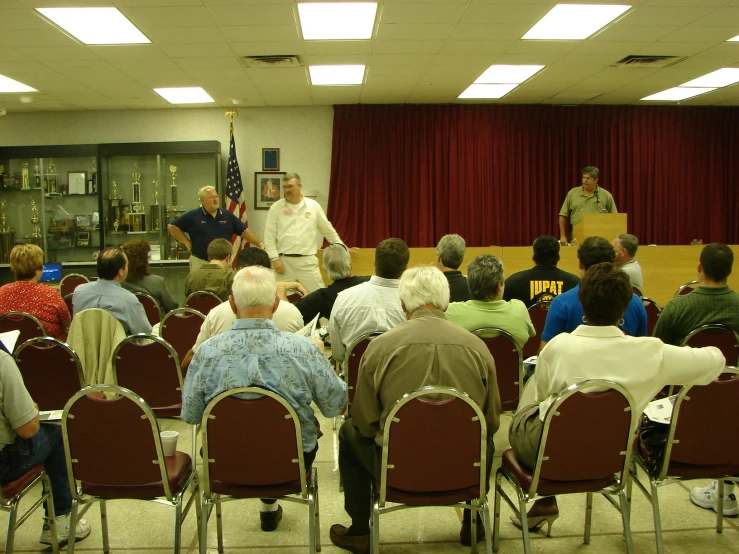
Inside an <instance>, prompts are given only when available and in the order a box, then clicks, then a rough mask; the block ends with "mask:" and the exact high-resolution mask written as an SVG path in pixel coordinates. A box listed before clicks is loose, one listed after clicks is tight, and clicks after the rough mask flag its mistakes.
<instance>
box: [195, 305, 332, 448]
mask: <svg viewBox="0 0 739 554" xmlns="http://www.w3.org/2000/svg"><path fill="white" fill-rule="evenodd" d="M238 387H263V388H265V389H267V390H270V391H272V392H275V393H277V394H279V395H280V396H282V397H283V398H284V399H285V400H287V401H288V402H289V403H290V405H291V406H292V407H293V408H294V409H295V411H296V412H297V414H298V419H299V420H300V426H301V428H302V433H303V451H304V452H311V451H312V450H313V449H314V448H315V447H316V444H317V442H318V431H319V427H318V420H317V419H316V416H315V415H314V413H313V408H312V407H311V402H315V403H316V405H317V406H318V408H319V409H320V410H321V413H322V414H323V415H324V416H326V417H334V416H337V415H339V413H340V412H341V410H342V409H343V407H344V404H345V402H346V385H345V384H344V381H342V380H341V379H339V378H338V377H337V376H336V374H335V373H334V372H333V370H332V369H331V365H330V364H329V363H328V360H327V359H326V356H324V355H323V352H321V351H320V350H319V348H318V347H317V346H316V345H315V344H313V343H312V342H311V341H310V340H309V339H306V338H305V337H299V336H297V335H293V334H292V333H284V332H282V331H279V330H278V329H277V327H275V324H274V323H272V321H271V320H269V319H237V320H236V321H234V322H233V324H232V325H231V330H230V331H226V332H225V333H221V334H220V335H216V336H215V337H212V338H210V339H208V340H207V341H205V342H204V343H203V344H202V345H200V348H198V349H197V350H196V351H195V356H194V357H193V359H192V362H190V367H189V368H188V370H187V378H186V379H185V386H184V390H183V392H182V413H181V417H182V419H183V421H187V422H188V423H193V424H197V423H200V422H201V420H202V418H203V413H204V412H205V408H206V407H207V406H208V403H209V402H210V401H211V400H213V399H214V398H215V397H216V396H218V395H219V394H221V393H222V392H226V391H228V390H232V389H235V388H238Z"/></svg>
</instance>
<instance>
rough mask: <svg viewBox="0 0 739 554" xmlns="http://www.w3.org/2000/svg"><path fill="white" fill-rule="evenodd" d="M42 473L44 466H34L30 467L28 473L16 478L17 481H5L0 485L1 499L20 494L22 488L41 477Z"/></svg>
mask: <svg viewBox="0 0 739 554" xmlns="http://www.w3.org/2000/svg"><path fill="white" fill-rule="evenodd" d="M43 471H44V466H36V467H32V468H31V469H29V470H28V471H26V472H25V473H24V474H23V475H21V476H20V477H18V478H17V479H13V480H12V481H5V482H4V483H3V484H2V487H3V497H4V498H13V497H14V496H15V495H16V494H18V493H19V492H21V491H22V490H23V488H24V487H25V486H26V485H28V483H30V482H31V481H33V480H34V479H35V478H36V477H38V476H39V475H41V473H43Z"/></svg>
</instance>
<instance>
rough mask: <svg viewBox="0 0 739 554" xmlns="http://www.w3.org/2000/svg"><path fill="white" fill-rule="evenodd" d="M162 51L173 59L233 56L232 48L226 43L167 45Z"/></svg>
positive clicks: (163, 46)
mask: <svg viewBox="0 0 739 554" xmlns="http://www.w3.org/2000/svg"><path fill="white" fill-rule="evenodd" d="M162 51H163V52H164V53H165V54H166V55H167V56H170V57H172V58H209V57H225V56H233V51H232V50H231V47H230V46H229V45H228V44H226V43H225V42H217V43H215V44H165V45H162Z"/></svg>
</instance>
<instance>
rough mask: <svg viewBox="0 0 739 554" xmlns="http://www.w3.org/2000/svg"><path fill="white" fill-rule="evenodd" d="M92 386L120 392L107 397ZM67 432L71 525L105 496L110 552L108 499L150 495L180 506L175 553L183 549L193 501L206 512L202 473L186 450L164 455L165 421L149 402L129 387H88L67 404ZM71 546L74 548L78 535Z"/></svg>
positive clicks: (64, 425) (102, 511)
mask: <svg viewBox="0 0 739 554" xmlns="http://www.w3.org/2000/svg"><path fill="white" fill-rule="evenodd" d="M90 392H100V393H104V394H107V395H117V396H116V397H115V398H114V399H111V400H105V399H100V398H95V397H93V396H91V395H89V393H90ZM62 434H63V436H64V451H65V454H66V458H67V472H68V474H69V487H70V490H71V491H72V512H71V514H70V521H69V526H70V529H74V527H75V525H76V524H77V520H78V519H79V518H81V517H82V516H83V514H84V513H85V512H86V511H87V509H88V508H89V507H90V506H92V504H93V503H94V502H100V519H101V521H102V522H103V524H102V534H103V551H104V552H109V551H110V547H109V545H108V525H107V505H106V503H107V501H108V500H114V499H136V500H149V501H152V502H155V503H157V504H164V505H166V506H171V507H172V508H174V516H175V517H174V524H175V533H174V554H179V551H180V543H181V532H182V523H183V521H184V520H185V518H186V517H187V514H188V512H189V511H190V508H191V506H192V504H193V503H194V504H195V510H196V511H197V516H198V519H199V518H200V502H199V496H200V486H199V484H198V474H197V472H196V471H195V467H194V464H193V461H192V459H191V458H190V456H189V455H187V454H185V453H184V452H179V451H177V452H176V453H175V455H174V456H168V457H165V456H164V453H163V451H162V443H161V439H160V437H159V426H158V424H157V420H156V417H155V416H154V413H153V412H152V410H151V408H150V407H149V406H148V404H147V403H146V402H145V401H144V400H143V399H142V398H141V397H140V396H138V395H137V394H135V393H133V392H131V391H130V390H128V389H124V388H123V387H116V386H113V385H95V386H92V387H87V388H85V389H83V390H81V391H79V392H78V393H77V394H75V395H74V397H73V398H72V399H71V400H70V401H69V403H68V404H67V406H66V408H64V413H63V415H62ZM111 461H115V463H111ZM78 482H80V484H79V486H78V485H77V483H78ZM191 485H192V487H191ZM188 489H191V492H190V496H189V498H188V500H187V502H186V503H185V496H186V493H187V491H188ZM80 506H82V507H83V508H82V510H79V507H80ZM68 548H69V554H74V541H70V542H69V547H68Z"/></svg>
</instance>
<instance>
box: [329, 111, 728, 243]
mask: <svg viewBox="0 0 739 554" xmlns="http://www.w3.org/2000/svg"><path fill="white" fill-rule="evenodd" d="M332 150H333V151H332V162H331V187H330V192H329V205H328V214H329V218H330V220H331V221H332V222H333V224H334V226H335V227H336V229H337V231H338V232H339V234H340V235H341V237H342V238H343V239H344V240H345V241H346V242H347V244H349V245H351V246H360V247H365V248H371V247H374V246H376V245H377V243H378V242H379V241H381V240H382V239H385V238H388V237H400V238H402V239H404V240H405V241H406V242H407V243H408V245H409V246H413V247H424V246H426V247H427V246H434V245H435V244H436V242H437V241H438V240H439V238H440V237H441V236H443V235H445V234H447V233H459V234H460V235H462V236H463V237H464V238H465V239H466V241H467V244H468V245H470V246H489V245H500V246H521V245H528V244H531V243H532V242H533V240H534V239H535V238H536V237H537V236H539V235H543V234H551V235H555V236H559V231H558V224H557V215H558V213H559V209H560V206H561V204H562V201H563V200H564V197H565V194H566V193H567V191H568V190H569V189H570V188H572V187H573V186H578V185H579V183H580V175H581V173H580V171H581V169H582V168H583V167H585V166H588V165H593V166H596V167H598V168H599V169H600V172H601V173H600V185H601V186H602V187H603V188H605V189H607V190H608V191H610V192H611V193H612V194H613V196H614V199H615V201H616V205H617V206H618V209H619V211H621V212H628V214H629V232H631V233H633V234H635V235H636V236H637V237H638V238H639V242H640V243H641V244H650V243H655V244H688V243H689V242H690V241H691V240H692V239H702V240H703V242H704V243H707V242H711V241H721V242H726V243H730V244H737V243H739V109H738V108H731V107H726V108H724V107H694V108H689V107H657V106H648V107H641V106H639V107H636V106H582V107H563V106H511V105H507V106H500V105H474V106H470V105H407V106H404V105H388V106H385V105H382V106H361V105H359V106H358V105H343V106H335V107H334V131H333V149H332Z"/></svg>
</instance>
